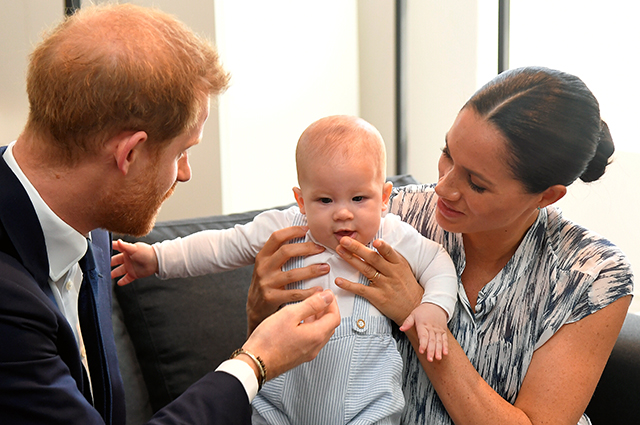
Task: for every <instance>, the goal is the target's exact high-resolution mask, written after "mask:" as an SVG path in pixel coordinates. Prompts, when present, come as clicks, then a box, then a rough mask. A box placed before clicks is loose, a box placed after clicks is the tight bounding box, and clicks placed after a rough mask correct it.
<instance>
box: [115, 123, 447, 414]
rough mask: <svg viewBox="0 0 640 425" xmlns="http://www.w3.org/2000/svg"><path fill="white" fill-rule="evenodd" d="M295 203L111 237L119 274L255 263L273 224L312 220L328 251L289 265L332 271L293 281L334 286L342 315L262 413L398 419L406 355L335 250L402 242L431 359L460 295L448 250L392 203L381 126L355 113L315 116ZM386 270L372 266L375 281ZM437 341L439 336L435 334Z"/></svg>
mask: <svg viewBox="0 0 640 425" xmlns="http://www.w3.org/2000/svg"><path fill="white" fill-rule="evenodd" d="M296 166H297V171H298V184H299V187H295V188H294V189H293V193H294V196H295V199H296V201H297V206H294V207H291V208H289V209H286V210H284V211H281V210H272V211H267V212H264V213H262V214H260V215H258V216H257V217H256V218H255V219H254V220H253V221H252V222H251V223H248V224H246V225H243V226H240V225H238V226H236V227H234V228H231V229H226V230H205V231H201V232H198V233H194V234H192V235H189V236H188V237H185V238H178V239H174V240H168V241H163V242H161V243H157V244H154V245H153V246H150V245H147V244H144V243H136V244H135V245H132V244H129V243H125V242H123V241H116V242H114V248H115V249H117V250H119V251H121V254H118V255H115V256H114V257H113V260H112V265H114V266H119V267H117V268H115V269H114V270H113V272H112V277H114V278H115V277H119V276H122V275H124V277H123V278H122V280H121V282H120V284H126V283H129V282H131V281H132V280H134V279H138V278H141V277H145V276H149V275H151V274H153V273H157V274H158V275H159V276H160V277H161V278H172V277H186V276H194V275H202V274H207V273H214V272H220V271H224V270H230V269H234V268H238V267H242V266H245V265H249V264H252V263H253V261H254V260H255V257H256V255H257V253H258V252H259V251H260V249H261V248H262V246H263V245H264V244H265V243H266V241H267V239H268V238H269V236H270V235H271V234H272V233H273V232H274V231H276V230H278V229H281V228H285V227H289V226H298V225H306V226H308V228H309V231H308V232H307V235H306V238H305V239H301V240H298V241H294V242H304V241H305V240H307V241H308V240H310V241H313V242H315V243H316V244H319V245H322V246H323V247H324V248H325V251H324V252H322V253H320V254H317V255H313V256H309V257H305V258H302V257H299V258H294V259H292V260H290V261H289V262H288V263H287V264H286V265H285V266H284V269H285V270H289V269H291V268H296V267H304V266H306V265H309V264H315V263H326V264H329V266H330V273H329V274H328V275H325V276H321V277H318V278H314V279H311V280H308V281H304V282H297V283H296V284H293V285H291V286H294V287H296V288H311V287H314V286H320V287H323V288H329V289H331V290H332V291H333V292H334V293H335V295H336V298H337V300H338V306H339V308H340V314H341V316H342V321H341V324H340V326H339V327H338V329H336V332H335V334H334V336H333V337H332V338H331V340H330V341H329V343H328V344H327V345H326V346H325V347H324V348H323V349H322V350H321V351H320V354H319V355H318V357H317V358H316V359H314V360H313V361H311V362H309V363H305V364H303V365H301V366H298V367H297V368H295V369H293V370H292V371H290V372H288V373H286V374H284V375H281V376H279V377H277V378H275V379H273V380H271V381H268V382H267V383H266V384H265V386H264V387H263V388H262V390H261V391H260V392H259V393H258V396H257V397H256V398H255V399H254V401H253V407H254V417H253V423H254V424H262V423H267V424H314V423H331V424H338V423H343V424H347V423H351V422H356V421H357V422H358V423H390V424H391V423H398V422H399V419H400V413H401V411H402V408H403V406H404V397H403V394H402V388H401V384H402V382H401V372H402V359H401V358H400V355H399V353H398V352H397V349H396V344H395V340H394V339H393V337H392V335H391V324H390V321H389V319H387V318H386V317H384V316H383V315H382V314H381V313H380V312H379V311H378V310H377V309H376V308H375V307H373V306H372V305H371V304H370V303H368V302H367V301H366V300H365V299H364V298H362V297H360V296H356V295H354V294H352V293H350V292H347V291H344V290H342V289H340V288H339V287H337V286H336V285H335V283H334V281H335V279H336V277H342V278H345V279H348V280H351V281H354V282H355V281H358V282H360V283H362V284H363V285H368V284H369V280H368V279H367V278H366V277H364V276H363V275H361V274H360V273H359V272H358V271H357V270H355V269H354V268H353V267H351V266H350V265H349V264H348V263H347V262H346V261H344V260H343V259H342V258H340V256H339V255H338V254H337V253H336V252H335V249H336V247H337V246H338V244H339V241H340V239H341V238H343V237H350V238H353V239H356V240H357V241H359V242H361V243H363V244H365V245H368V246H369V247H372V245H371V243H372V242H373V241H374V240H375V239H383V240H385V241H386V242H387V243H389V244H390V245H391V246H393V247H394V248H395V249H396V250H397V251H398V252H399V253H400V254H401V255H402V256H403V257H404V258H405V259H406V260H407V261H408V262H409V264H410V266H411V269H412V271H413V273H414V275H415V276H416V278H417V280H418V282H420V284H421V285H422V286H423V287H424V288H425V291H424V296H423V299H422V304H421V305H420V306H419V307H418V308H416V310H414V312H413V313H412V314H411V316H409V318H407V320H406V321H405V323H404V326H403V329H405V328H407V327H410V326H412V325H414V324H415V326H416V329H417V331H418V335H419V336H420V351H421V352H424V351H425V350H426V351H427V352H428V354H429V355H428V358H432V357H434V356H435V358H436V359H440V358H442V355H443V354H446V352H447V344H446V342H447V339H446V326H447V320H448V318H450V317H451V315H452V313H453V309H454V306H455V302H456V296H457V286H458V285H457V277H456V272H455V269H454V266H453V263H452V262H451V259H450V258H449V256H448V254H447V253H446V252H445V251H444V249H443V248H442V247H441V246H440V245H438V244H436V243H435V242H433V241H431V240H428V239H426V238H424V237H423V236H422V235H420V233H418V232H417V231H416V230H415V229H414V228H413V227H411V226H410V225H408V224H406V223H404V222H402V221H400V219H399V218H398V217H397V216H395V215H392V214H385V211H386V209H387V207H388V203H389V197H390V195H391V191H392V184H391V183H389V182H385V169H386V153H385V148H384V143H383V140H382V137H381V136H380V133H379V132H378V131H377V130H376V129H375V127H373V126H372V125H371V124H369V123H368V122H366V121H364V120H363V119H360V118H357V117H352V116H330V117H326V118H322V119H320V120H318V121H316V122H314V123H313V124H311V125H310V126H309V127H308V128H307V129H306V130H305V131H304V132H303V133H302V135H301V136H300V139H299V141H298V146H297V149H296ZM377 276H378V273H376V274H375V275H374V276H373V277H372V279H371V280H372V281H373V282H375V279H376V278H377ZM430 338H431V341H433V340H436V339H438V340H440V341H442V344H437V345H435V344H434V343H433V342H431V343H430V342H429V341H430Z"/></svg>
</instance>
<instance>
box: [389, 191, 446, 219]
mask: <svg viewBox="0 0 640 425" xmlns="http://www.w3.org/2000/svg"><path fill="white" fill-rule="evenodd" d="M435 186H436V185H435V184H434V183H432V184H410V185H406V186H400V187H394V188H393V192H392V194H391V200H390V206H389V212H392V213H394V214H396V215H399V216H400V217H401V218H402V220H404V221H407V217H408V216H413V215H416V214H421V215H424V214H425V213H426V212H428V211H429V210H430V208H429V207H430V205H432V204H433V203H434V198H435V190H434V188H435Z"/></svg>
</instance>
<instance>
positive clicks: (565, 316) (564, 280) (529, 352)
mask: <svg viewBox="0 0 640 425" xmlns="http://www.w3.org/2000/svg"><path fill="white" fill-rule="evenodd" d="M433 187H434V185H412V186H407V187H403V188H400V189H398V190H396V191H395V193H394V196H393V198H392V201H391V207H390V212H392V213H395V214H397V215H399V216H400V217H401V218H402V220H404V221H406V222H408V223H409V224H411V225H412V226H414V227H415V228H416V229H418V231H419V232H420V233H422V234H423V235H424V236H426V237H427V238H429V239H432V240H434V241H436V242H438V243H440V244H442V245H443V246H444V248H445V250H446V251H448V252H449V255H450V256H451V258H452V259H453V262H454V264H455V266H456V270H457V273H458V276H460V275H461V274H462V271H463V270H464V267H465V253H464V247H463V240H462V235H461V234H455V233H450V232H447V231H444V230H443V229H442V228H441V227H440V226H438V224H437V222H436V218H435V208H436V200H437V196H436V195H435V192H434V190H433ZM458 285H459V286H458V303H457V306H456V310H455V311H454V315H453V317H452V319H451V321H450V322H449V327H450V329H451V332H452V333H453V335H454V337H455V338H456V339H457V340H458V342H459V343H460V345H461V346H462V349H463V350H464V351H465V353H466V354H467V356H468V358H469V360H470V361H471V363H472V364H473V366H474V367H475V368H476V370H477V371H478V372H479V373H480V375H481V376H482V377H483V378H484V379H485V381H486V382H487V383H488V384H489V385H490V386H491V387H492V388H493V389H494V390H495V391H496V392H497V393H498V394H500V395H501V396H502V397H504V399H505V400H507V401H509V402H510V403H514V402H515V400H516V397H517V396H518V392H519V390H520V387H521V385H522V381H523V380H524V377H525V375H526V373H527V369H528V367H529V363H530V361H531V357H532V356H533V353H534V351H535V350H536V349H537V348H539V347H541V346H542V345H543V344H544V343H545V342H546V341H548V340H549V338H551V337H552V336H553V335H554V334H555V332H557V331H558V330H559V329H560V327H561V326H562V325H564V324H566V323H573V322H576V321H578V320H580V319H582V318H584V317H586V316H588V315H590V314H592V313H594V312H596V311H598V310H600V309H601V308H603V307H605V306H607V305H609V304H610V303H612V302H614V301H615V300H617V299H619V298H620V297H623V296H625V295H629V294H631V293H632V292H633V274H632V271H631V267H630V265H629V262H628V261H627V259H626V257H625V255H624V254H623V253H622V251H620V249H618V248H617V247H616V246H615V245H613V244H612V243H611V242H609V241H607V240H606V239H604V238H602V237H601V236H599V235H597V234H595V233H594V232H591V231H589V230H587V229H585V228H583V227H580V226H578V225H576V224H575V223H573V222H571V221H569V220H567V219H565V218H563V217H562V213H561V211H560V210H559V209H558V208H556V207H547V208H546V209H542V210H540V214H539V215H538V219H537V220H536V222H535V223H534V224H533V225H532V226H531V228H530V229H529V231H528V232H527V233H526V235H525V237H524V239H523V241H522V243H521V244H520V246H519V247H518V249H517V251H516V253H515V254H514V256H513V257H512V258H511V260H509V262H508V263H507V265H506V266H505V267H504V269H502V271H500V272H499V273H498V275H497V276H496V277H494V278H493V280H491V281H490V282H489V283H488V284H487V285H486V286H485V287H484V288H483V289H482V290H481V291H480V293H479V294H478V302H477V305H476V311H475V312H473V311H472V310H471V308H470V304H469V301H468V299H467V296H466V293H465V291H464V288H463V286H462V284H461V282H460V281H459V282H458ZM397 338H398V348H399V350H400V353H401V354H402V357H403V359H404V361H405V367H404V376H403V381H404V393H405V399H406V404H405V410H404V413H403V423H406V424H429V425H440V424H452V423H453V422H452V421H451V419H450V418H449V415H448V414H447V412H446V410H445V408H444V406H443V405H442V402H441V401H440V399H439V398H438V395H437V394H436V392H435V390H434V389H433V387H432V385H431V383H430V382H429V380H428V378H427V376H426V374H425V372H424V370H423V369H422V366H421V365H420V362H419V361H418V359H417V357H416V355H415V352H414V350H413V348H412V347H411V344H410V343H409V341H408V340H407V339H406V337H404V336H403V334H399V335H397ZM580 423H589V421H588V419H587V418H586V417H583V419H582V420H581V422H580Z"/></svg>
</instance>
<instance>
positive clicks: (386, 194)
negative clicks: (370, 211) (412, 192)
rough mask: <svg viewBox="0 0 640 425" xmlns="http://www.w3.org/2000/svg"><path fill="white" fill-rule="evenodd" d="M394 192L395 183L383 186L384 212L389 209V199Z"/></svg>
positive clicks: (386, 183)
mask: <svg viewBox="0 0 640 425" xmlns="http://www.w3.org/2000/svg"><path fill="white" fill-rule="evenodd" d="M392 190H393V183H391V182H385V184H384V186H382V211H386V209H387V208H389V197H391V191H392Z"/></svg>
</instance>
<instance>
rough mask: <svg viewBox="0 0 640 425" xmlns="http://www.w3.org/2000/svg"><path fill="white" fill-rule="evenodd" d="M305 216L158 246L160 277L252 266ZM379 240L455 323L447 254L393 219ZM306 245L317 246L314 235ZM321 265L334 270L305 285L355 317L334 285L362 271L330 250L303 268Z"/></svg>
mask: <svg viewBox="0 0 640 425" xmlns="http://www.w3.org/2000/svg"><path fill="white" fill-rule="evenodd" d="M300 215H301V213H300V210H299V208H298V207H297V206H294V207H291V208H289V209H286V210H270V211H265V212H263V213H261V214H260V215H258V216H256V217H255V218H254V220H253V221H252V222H250V223H247V224H244V225H236V226H235V227H232V228H230V229H224V230H203V231H200V232H197V233H194V234H192V235H189V236H186V237H184V238H176V239H172V240H166V241H163V242H158V243H156V244H154V245H153V248H154V250H155V252H156V255H157V258H158V270H159V271H158V276H159V277H160V278H163V279H167V278H174V277H188V276H197V275H203V274H208V273H217V272H222V271H227V270H233V269H236V268H239V267H243V266H247V265H250V264H253V262H254V261H255V258H256V255H257V254H258V252H259V251H260V249H261V248H262V247H263V246H264V244H265V243H266V242H267V240H268V239H269V237H270V236H271V234H272V233H273V232H274V231H276V230H279V229H282V228H285V227H289V226H292V225H293V220H294V218H295V217H296V216H298V217H299V216H300ZM378 235H379V237H380V238H381V239H383V240H384V241H385V242H387V243H388V244H390V245H391V246H392V247H393V248H394V249H395V250H396V251H397V252H398V253H400V254H401V255H402V256H403V257H404V258H405V259H406V260H407V261H408V262H409V265H410V266H411V270H412V271H413V274H414V275H415V276H416V279H417V280H418V282H420V284H421V285H422V286H423V287H424V288H425V291H424V295H423V298H422V302H430V303H433V304H436V305H438V306H440V307H441V308H443V309H444V310H445V311H446V312H447V317H448V318H451V317H452V314H453V310H454V307H455V303H456V297H457V290H458V280H457V276H456V272H455V268H454V265H453V262H452V261H451V258H450V257H449V255H448V254H447V252H446V251H445V250H444V249H443V248H442V247H441V246H440V245H439V244H437V243H435V242H433V241H432V240H429V239H427V238H425V237H423V236H422V235H421V234H420V233H418V232H417V231H416V230H415V229H414V228H413V227H412V226H410V225H408V224H406V223H404V222H403V221H401V220H400V218H399V217H398V216H396V215H394V214H386V215H385V216H383V217H382V219H381V221H380V230H379V232H378ZM306 240H311V241H314V242H316V241H315V240H314V239H313V236H312V235H311V234H310V233H309V232H307V235H306ZM316 243H317V242H316ZM325 248H326V247H325ZM317 263H327V264H329V266H330V268H331V271H330V272H329V273H328V274H327V275H324V276H320V277H317V278H314V279H310V280H308V281H305V282H304V287H305V288H311V287H314V286H320V287H322V288H323V289H331V290H332V291H333V292H334V294H335V295H336V299H337V301H338V307H339V308H340V314H341V316H342V317H348V316H351V314H352V312H353V302H354V295H353V294H352V293H350V292H348V291H345V290H343V289H341V288H339V287H338V286H336V285H335V283H334V282H335V279H336V277H342V278H344V279H348V280H350V281H354V282H357V281H358V277H359V272H358V271H357V270H356V269H354V268H353V267H352V266H351V265H349V263H347V262H346V261H344V260H343V259H342V258H341V257H340V256H339V255H338V254H337V253H336V252H335V251H334V250H332V249H330V248H326V249H325V251H324V252H322V253H320V254H317V255H313V256H309V257H306V258H305V259H304V266H307V265H310V264H317ZM369 314H370V315H371V316H381V315H382V313H380V312H379V311H378V310H377V309H376V308H375V307H373V306H370V311H369Z"/></svg>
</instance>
